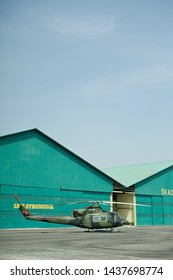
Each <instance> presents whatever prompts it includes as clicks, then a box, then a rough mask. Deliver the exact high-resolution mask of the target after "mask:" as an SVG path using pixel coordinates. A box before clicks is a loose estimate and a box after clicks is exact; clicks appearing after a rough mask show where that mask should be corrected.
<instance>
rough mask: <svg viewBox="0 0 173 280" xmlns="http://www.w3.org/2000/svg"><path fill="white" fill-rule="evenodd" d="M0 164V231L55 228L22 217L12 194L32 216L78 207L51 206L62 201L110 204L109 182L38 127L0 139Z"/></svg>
mask: <svg viewBox="0 0 173 280" xmlns="http://www.w3.org/2000/svg"><path fill="white" fill-rule="evenodd" d="M0 166H1V169H0V228H23V227H27V228H30V227H57V226H59V225H57V224H51V226H50V224H47V223H39V222H35V221H34V222H33V221H26V220H25V219H23V217H22V215H21V214H20V211H19V210H18V207H19V205H18V204H17V203H16V200H15V199H14V197H13V194H18V196H19V197H20V199H21V202H22V203H23V204H25V206H26V207H27V208H28V209H30V210H29V211H30V212H31V213H32V212H33V214H36V215H49V216H54V215H70V216H71V215H72V213H71V212H72V211H73V209H74V208H75V207H78V206H75V205H68V206H67V205H65V206H61V207H60V206H59V207H58V206H57V207H55V204H60V203H63V202H71V201H78V200H92V201H93V200H95V201H97V200H109V201H110V195H111V193H112V189H113V183H114V180H113V179H112V178H110V177H109V176H108V175H106V174H104V173H103V172H102V171H100V170H98V169H97V168H95V167H94V166H92V165H91V164H89V163H88V162H86V161H84V160H83V159H81V158H80V157H78V156H77V155H75V154H74V153H72V152H71V151H69V150H67V149H66V148H65V147H63V146H62V145H60V144H58V143H57V142H55V141H54V140H52V139H51V138H50V137H48V136H47V135H45V134H44V133H42V132H40V131H39V130H37V129H32V130H28V131H24V132H19V133H15V134H11V135H7V136H2V137H0ZM86 206H87V205H86V204H85V205H83V204H82V205H80V208H84V207H86ZM78 208H79V207H78ZM105 209H107V210H108V207H105Z"/></svg>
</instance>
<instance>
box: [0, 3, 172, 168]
mask: <svg viewBox="0 0 173 280" xmlns="http://www.w3.org/2000/svg"><path fill="white" fill-rule="evenodd" d="M172 15H173V1H172V0H170V1H169V0H168V1H161V0H131V1H129V0H122V1H119V0H88V1H82V0H73V1H72V0H63V1H60V0H49V1H48V0H47V1H45V0H34V1H33V0H30V1H24V0H6V1H2V0H0V38H1V44H0V61H1V63H0V73H1V75H0V92H1V94H0V120H1V122H0V135H6V134H10V133H15V132H18V131H23V130H27V129H31V128H38V129H40V130H41V131H43V132H44V133H46V134H47V135H48V136H50V137H52V138H53V139H54V140H56V141H57V142H59V143H61V144H62V145H64V146H65V147H66V148H69V149H70V150H71V151H73V152H74V153H76V154H78V155H79V156H81V157H82V158H84V159H85V160H87V161H89V162H90V163H92V164H93V165H95V166H96V167H100V168H104V167H112V166H118V165H127V164H138V163H146V162H155V161H164V160H170V159H173V32H172V30H173V16H172Z"/></svg>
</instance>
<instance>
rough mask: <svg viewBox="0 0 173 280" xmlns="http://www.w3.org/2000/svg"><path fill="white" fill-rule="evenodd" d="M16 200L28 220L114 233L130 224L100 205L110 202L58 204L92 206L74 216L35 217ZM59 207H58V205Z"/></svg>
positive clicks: (16, 197) (74, 213)
mask: <svg viewBox="0 0 173 280" xmlns="http://www.w3.org/2000/svg"><path fill="white" fill-rule="evenodd" d="M14 197H15V199H16V200H17V202H18V203H19V210H20V212H21V213H22V215H23V216H24V217H25V219H27V220H31V221H39V222H47V223H55V224H64V225H71V226H75V227H79V228H85V229H88V231H90V230H93V231H94V230H99V229H104V230H108V229H110V231H113V229H114V228H117V227H121V226H124V225H129V222H128V221H127V220H126V219H124V218H122V217H121V216H120V215H119V214H118V213H117V212H108V211H105V210H104V209H103V208H102V207H101V206H100V204H103V205H108V204H110V202H108V201H80V202H70V203H63V204H58V205H59V206H61V205H67V204H81V203H90V204H91V205H90V206H87V207H86V208H84V209H77V210H73V216H72V217H71V216H35V215H33V214H32V213H31V212H29V211H28V210H27V208H26V207H25V206H24V205H23V204H22V203H21V202H20V200H19V197H18V196H17V195H16V194H14ZM112 203H113V204H128V205H140V206H148V205H143V204H133V203H125V202H112ZM56 206H57V205H56Z"/></svg>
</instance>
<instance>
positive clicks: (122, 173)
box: [102, 160, 173, 187]
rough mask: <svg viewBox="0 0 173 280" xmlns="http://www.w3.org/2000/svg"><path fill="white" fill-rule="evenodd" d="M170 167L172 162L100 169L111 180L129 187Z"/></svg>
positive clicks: (172, 164)
mask: <svg viewBox="0 0 173 280" xmlns="http://www.w3.org/2000/svg"><path fill="white" fill-rule="evenodd" d="M171 166H173V160H169V161H163V162H155V163H148V164H138V165H128V166H120V167H112V168H106V169H102V171H103V172H105V173H106V174H107V175H108V176H110V177H112V178H113V179H116V180H117V181H118V182H120V183H121V184H122V185H124V186H125V187H130V186H132V185H134V184H136V183H139V182H140V181H142V180H145V179H147V178H148V177H150V176H152V175H155V174H157V173H159V172H161V171H163V170H165V169H167V168H169V167H171Z"/></svg>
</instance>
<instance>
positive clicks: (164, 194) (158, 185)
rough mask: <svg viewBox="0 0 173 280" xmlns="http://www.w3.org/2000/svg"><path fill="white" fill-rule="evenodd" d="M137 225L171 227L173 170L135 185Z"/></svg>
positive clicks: (172, 219)
mask: <svg viewBox="0 0 173 280" xmlns="http://www.w3.org/2000/svg"><path fill="white" fill-rule="evenodd" d="M136 202H137V203H141V204H146V205H150V206H151V207H139V206H138V207H137V225H173V168H172V167H170V168H168V169H166V170H164V171H162V172H160V173H158V174H156V175H154V176H152V177H150V178H148V179H146V180H144V181H142V182H140V183H139V184H137V185H136Z"/></svg>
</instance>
